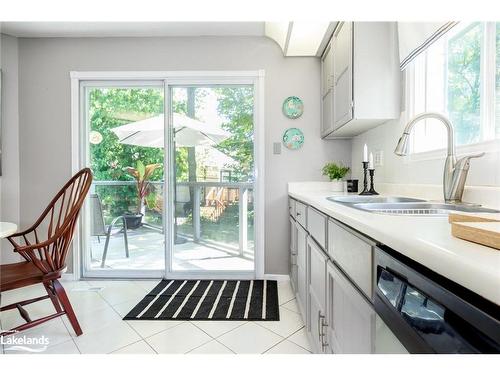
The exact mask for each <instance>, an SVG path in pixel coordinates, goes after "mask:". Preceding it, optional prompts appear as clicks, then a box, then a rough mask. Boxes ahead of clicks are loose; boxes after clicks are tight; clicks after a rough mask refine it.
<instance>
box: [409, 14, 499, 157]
mask: <svg viewBox="0 0 500 375" xmlns="http://www.w3.org/2000/svg"><path fill="white" fill-rule="evenodd" d="M482 24H483V32H484V34H483V40H482V45H481V61H480V66H481V72H480V74H481V85H480V95H481V104H480V130H481V140H480V141H479V142H475V143H471V144H465V145H457V146H456V149H457V152H460V153H473V152H479V151H484V152H486V153H490V152H498V150H499V149H500V138H499V137H498V135H497V134H496V123H495V103H496V32H497V23H496V22H482ZM415 71H416V68H415V64H410V65H409V66H408V67H407V68H406V69H405V73H404V79H405V85H404V87H405V98H406V100H405V111H404V113H403V116H402V119H403V121H404V123H407V122H408V121H409V120H410V119H411V118H413V117H414V116H415V115H416V114H417V113H415V103H416V96H417V93H416V79H417V77H416V72H415ZM483 98H490V99H489V100H484V99H483ZM424 100H426V97H425V98H424ZM414 142H415V137H412V139H411V141H410V153H409V154H408V156H407V157H406V159H407V161H419V160H433V159H441V158H443V157H445V156H446V147H442V148H439V149H432V150H427V151H421V152H414V151H413V150H414V147H415V146H414Z"/></svg>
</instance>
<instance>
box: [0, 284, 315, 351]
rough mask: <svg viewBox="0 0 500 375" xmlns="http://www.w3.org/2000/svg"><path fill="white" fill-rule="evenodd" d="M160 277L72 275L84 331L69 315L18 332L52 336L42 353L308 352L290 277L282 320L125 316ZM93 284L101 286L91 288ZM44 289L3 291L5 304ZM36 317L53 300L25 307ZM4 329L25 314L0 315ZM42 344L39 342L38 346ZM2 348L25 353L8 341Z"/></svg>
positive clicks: (283, 289)
mask: <svg viewBox="0 0 500 375" xmlns="http://www.w3.org/2000/svg"><path fill="white" fill-rule="evenodd" d="M157 283H158V281H76V282H75V281H73V282H71V281H70V282H63V284H64V287H65V288H66V291H67V292H68V295H69V298H70V299H71V302H72V305H73V307H74V309H75V311H76V314H77V316H78V319H79V321H80V325H81V326H82V330H83V332H84V333H83V335H81V336H79V337H76V336H75V334H74V332H73V329H72V328H71V325H70V324H69V321H68V319H67V318H66V317H62V318H58V319H54V320H52V321H50V322H49V323H46V324H44V325H40V326H38V327H35V328H33V329H31V330H27V331H24V332H23V333H20V334H18V335H26V336H29V337H40V336H41V335H45V336H46V337H47V338H48V339H49V345H48V347H47V348H46V349H45V350H44V351H43V352H42V353H50V354H72V353H116V354H134V353H137V354H143V353H144V354H154V353H160V354H164V353H165V354H166V353H197V354H208V353H214V354H215V353H220V354H225V353H268V354H305V353H310V345H309V341H308V338H307V336H306V334H305V328H304V323H303V322H302V319H301V316H300V315H299V314H298V310H297V304H296V302H295V299H294V295H293V292H292V289H291V287H290V283H288V282H279V283H278V292H279V303H280V305H281V306H280V321H279V322H241V321H238V322H236V321H228V322H220V321H212V322H210V321H209V322H207V321H189V322H184V321H124V320H122V317H123V316H124V315H125V314H127V313H128V312H129V311H130V309H131V308H132V307H134V306H135V305H136V304H137V303H138V302H139V301H140V300H141V299H142V298H143V297H144V295H145V294H146V292H149V291H150V290H151V289H152V288H153V287H154V286H155V285H156V284H157ZM90 286H101V287H103V289H102V290H100V291H98V292H95V291H87V290H85V289H86V288H88V287H90ZM42 293H43V291H42V290H41V289H40V288H39V287H37V286H35V287H27V288H23V289H18V290H15V291H9V292H6V293H2V305H7V304H9V303H12V302H13V301H16V300H20V299H26V298H29V297H31V296H37V295H41V294H42ZM27 310H28V311H29V312H30V315H32V316H34V317H37V316H43V315H44V314H45V315H47V314H49V313H52V312H53V307H52V305H51V303H50V301H47V300H45V301H42V302H38V303H35V304H32V305H29V306H28V307H27ZM0 323H1V327H2V328H3V329H8V328H11V327H14V326H16V325H18V324H20V323H22V320H21V319H20V318H19V316H18V313H17V311H13V310H11V311H7V312H3V313H1V315H0ZM40 347H41V346H40ZM0 353H2V354H3V353H5V354H14V353H23V354H24V353H25V351H20V350H16V349H15V348H14V347H12V346H8V345H5V347H3V348H1V350H0Z"/></svg>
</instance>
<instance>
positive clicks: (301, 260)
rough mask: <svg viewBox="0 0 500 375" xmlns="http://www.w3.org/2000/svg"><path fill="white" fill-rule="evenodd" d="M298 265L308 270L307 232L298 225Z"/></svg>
mask: <svg viewBox="0 0 500 375" xmlns="http://www.w3.org/2000/svg"><path fill="white" fill-rule="evenodd" d="M296 244H297V265H298V266H299V267H302V268H303V269H306V265H307V263H306V259H307V258H306V249H307V232H306V230H305V229H304V228H302V227H301V226H300V225H297V242H296Z"/></svg>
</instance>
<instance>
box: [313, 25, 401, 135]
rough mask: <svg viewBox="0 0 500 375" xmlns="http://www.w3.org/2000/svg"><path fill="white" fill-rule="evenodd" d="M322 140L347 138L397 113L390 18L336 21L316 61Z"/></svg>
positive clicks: (395, 61) (396, 62) (397, 72)
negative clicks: (320, 84)
mask: <svg viewBox="0 0 500 375" xmlns="http://www.w3.org/2000/svg"><path fill="white" fill-rule="evenodd" d="M321 63H322V69H321V73H322V79H321V82H322V87H321V93H322V124H321V135H322V137H326V138H349V137H353V136H355V135H358V134H360V133H362V132H364V131H365V130H367V129H369V128H372V127H374V126H376V125H379V124H381V123H383V122H385V121H387V120H390V119H396V118H399V116H400V77H401V72H400V68H399V56H398V44H397V33H396V25H395V23H394V22H340V23H339V24H338V25H337V27H336V29H335V32H334V34H333V36H332V39H331V41H330V43H329V44H328V46H327V48H326V49H325V52H324V54H323V56H322V59H321Z"/></svg>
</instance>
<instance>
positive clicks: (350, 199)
mask: <svg viewBox="0 0 500 375" xmlns="http://www.w3.org/2000/svg"><path fill="white" fill-rule="evenodd" d="M326 199H328V200H330V201H332V202H337V203H343V204H348V205H352V204H355V203H401V202H425V200H423V199H417V198H406V197H381V196H380V195H348V196H341V197H328V198H326Z"/></svg>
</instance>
